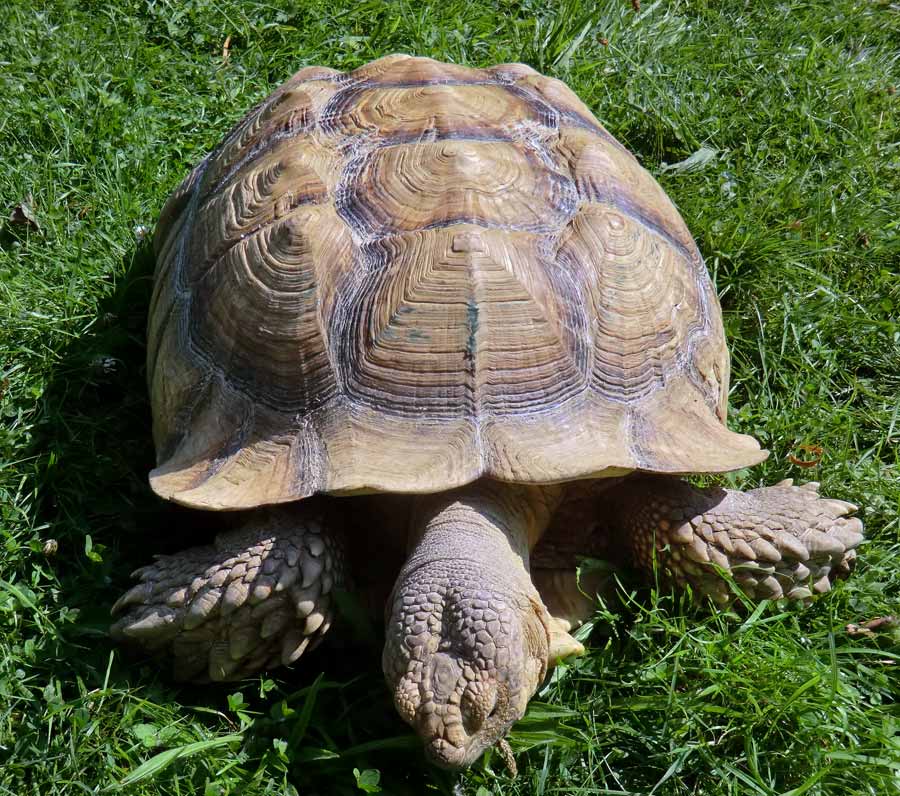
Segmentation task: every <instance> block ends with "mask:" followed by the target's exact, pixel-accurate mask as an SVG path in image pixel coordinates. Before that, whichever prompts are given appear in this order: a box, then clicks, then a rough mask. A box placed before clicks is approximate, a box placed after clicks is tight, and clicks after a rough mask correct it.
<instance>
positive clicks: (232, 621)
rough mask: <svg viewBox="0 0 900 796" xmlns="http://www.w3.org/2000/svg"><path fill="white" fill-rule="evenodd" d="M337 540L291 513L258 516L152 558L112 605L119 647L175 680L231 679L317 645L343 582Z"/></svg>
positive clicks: (281, 662) (308, 519) (311, 521)
mask: <svg viewBox="0 0 900 796" xmlns="http://www.w3.org/2000/svg"><path fill="white" fill-rule="evenodd" d="M342 569H343V566H342V556H341V551H340V545H339V543H338V541H337V540H336V539H335V538H334V537H332V536H330V535H328V534H326V533H323V528H322V524H321V522H320V520H319V519H318V518H315V517H311V516H309V515H308V513H304V512H300V511H298V510H296V509H295V508H293V507H291V508H285V509H271V510H259V511H258V512H257V513H254V514H253V515H251V518H250V519H249V520H248V522H246V523H245V524H244V525H242V526H241V527H239V528H237V529H235V530H232V531H228V532H225V533H221V534H219V535H218V536H217V537H216V539H215V542H214V544H212V545H208V546H205V547H195V548H191V549H190V550H186V551H183V552H180V553H178V554H176V555H173V556H157V557H156V560H155V561H154V563H153V564H150V565H148V566H145V567H142V568H141V569H139V570H137V571H136V572H135V573H134V575H133V576H134V577H136V578H138V579H139V583H138V584H137V585H135V586H134V587H133V588H132V589H131V590H130V591H128V592H127V593H126V594H124V595H123V596H122V597H121V598H120V599H119V600H118V602H117V603H116V604H115V606H113V613H114V614H119V615H120V618H119V619H118V620H117V621H116V622H115V624H114V625H113V626H112V627H111V628H110V633H111V635H112V636H113V638H115V639H116V640H118V641H121V642H123V643H126V644H131V645H133V646H138V647H140V648H143V649H144V650H147V651H148V652H152V653H154V654H163V655H167V656H168V657H171V658H172V661H173V670H174V674H175V677H176V678H177V679H179V680H193V681H204V680H235V679H239V678H241V677H245V676H247V675H249V674H252V673H255V672H257V671H260V670H262V669H270V668H274V667H276V666H280V665H287V664H290V663H293V662H294V661H296V660H297V659H298V658H299V657H300V655H302V654H303V652H304V651H305V650H307V649H308V648H310V647H312V646H314V645H315V644H317V643H318V642H319V641H320V640H321V638H322V636H323V635H324V634H325V632H326V631H327V630H328V627H329V626H330V624H331V619H332V607H331V604H330V593H331V591H332V589H333V588H334V587H335V585H336V584H337V583H338V582H339V581H340V579H341V575H342Z"/></svg>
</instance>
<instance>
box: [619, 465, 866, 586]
mask: <svg viewBox="0 0 900 796" xmlns="http://www.w3.org/2000/svg"><path fill="white" fill-rule="evenodd" d="M602 505H603V510H605V511H608V512H609V515H608V519H609V527H610V528H611V529H615V531H616V532H617V533H618V534H619V538H620V540H621V541H622V542H623V543H624V545H625V547H626V548H627V553H628V557H629V558H630V559H631V562H632V563H633V564H634V565H636V566H637V567H638V568H639V569H642V570H644V571H652V569H653V565H654V556H655V557H656V560H657V562H658V563H659V564H660V565H661V569H662V571H663V572H664V573H666V574H667V575H668V576H669V577H671V578H672V580H674V581H675V583H677V584H680V585H684V584H685V583H689V584H690V585H691V587H692V588H693V589H694V590H695V591H698V592H700V593H701V594H705V595H708V596H710V597H711V598H712V599H714V600H715V601H716V602H719V603H726V602H728V601H729V600H730V599H731V594H730V592H729V589H728V584H727V582H726V581H725V580H724V579H723V578H722V577H721V574H720V573H721V572H722V571H724V572H727V573H730V574H731V576H732V577H733V578H734V580H735V582H736V583H737V584H738V585H739V586H740V587H741V588H742V589H743V590H744V592H745V593H746V594H747V595H748V596H750V597H754V598H757V599H763V598H769V599H780V598H783V597H787V598H788V599H796V600H806V599H807V598H809V597H811V596H812V595H813V594H814V593H822V592H826V591H828V590H829V589H830V588H831V584H832V583H833V581H834V580H835V578H838V577H843V576H846V575H847V574H848V573H849V572H850V570H851V568H852V566H853V563H854V560H855V557H856V551H855V548H856V547H857V545H858V544H859V543H860V542H861V541H862V538H863V536H862V522H861V521H860V520H859V519H857V518H855V517H850V516H848V515H849V514H851V513H852V512H854V511H856V506H854V505H853V504H851V503H846V502H844V501H841V500H830V499H828V498H823V497H820V496H819V493H818V484H816V483H809V484H805V485H804V486H801V487H797V486H794V485H793V482H792V481H790V480H788V481H782V482H781V483H779V484H776V485H775V486H770V487H763V488H761V489H753V490H750V491H748V492H740V491H736V490H731V489H721V488H719V487H710V488H706V489H699V488H697V487H694V486H691V485H690V484H688V483H686V482H685V481H682V480H680V479H677V478H672V477H666V476H637V477H634V478H629V479H627V480H625V481H624V482H622V483H621V484H619V485H617V486H616V487H614V488H613V489H611V490H610V491H609V493H608V494H607V495H606V496H605V501H604V503H603V504H602Z"/></svg>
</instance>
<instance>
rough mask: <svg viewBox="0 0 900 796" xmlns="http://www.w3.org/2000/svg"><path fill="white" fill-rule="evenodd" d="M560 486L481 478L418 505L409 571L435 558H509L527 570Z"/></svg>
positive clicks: (410, 548)
mask: <svg viewBox="0 0 900 796" xmlns="http://www.w3.org/2000/svg"><path fill="white" fill-rule="evenodd" d="M561 492H562V490H561V489H560V488H558V487H555V486H550V487H539V486H524V485H518V484H506V483H502V482H499V481H486V480H485V481H478V482H476V483H474V484H470V485H469V486H466V487H462V488H461V489H458V490H454V491H452V492H443V493H440V494H438V495H429V496H427V497H424V498H422V499H420V500H419V501H418V503H417V504H416V506H415V508H414V510H413V515H412V522H411V527H410V534H409V544H408V549H409V559H408V561H407V564H406V566H405V567H404V569H405V570H409V569H410V568H412V567H415V566H417V565H420V564H423V563H426V562H427V561H433V560H435V559H437V558H454V559H458V560H475V561H480V562H501V561H502V562H507V563H508V564H510V565H512V564H514V563H515V564H517V565H518V566H517V568H518V569H521V570H522V571H524V572H525V573H526V574H527V573H528V571H529V552H530V550H531V548H532V547H534V545H535V544H536V543H537V541H538V539H539V538H540V537H541V535H542V534H543V532H544V531H545V530H546V528H547V525H548V524H549V522H550V517H551V515H552V512H553V510H554V509H555V508H556V505H557V504H558V502H559V499H560V495H561Z"/></svg>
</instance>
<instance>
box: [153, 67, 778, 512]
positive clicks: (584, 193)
mask: <svg viewBox="0 0 900 796" xmlns="http://www.w3.org/2000/svg"><path fill="white" fill-rule="evenodd" d="M155 247H156V251H157V257H158V260H157V263H158V264H157V270H156V277H155V279H156V284H155V290H154V296H153V301H152V306H151V309H150V321H149V333H148V338H149V344H148V376H149V381H150V391H151V400H152V405H153V431H154V440H155V444H156V450H157V461H158V466H157V468H156V469H155V470H153V472H152V473H151V483H152V485H153V488H154V490H155V491H156V492H157V493H158V494H159V495H161V496H163V497H165V498H169V499H172V500H175V501H177V502H179V503H182V504H186V505H190V506H196V507H205V508H212V509H237V508H245V507H252V506H258V505H262V504H267V503H277V502H281V501H287V500H295V499H298V498H302V497H305V496H307V495H311V494H313V493H316V492H331V493H353V492H378V491H383V492H436V491H441V490H444V489H450V488H452V487H456V486H460V485H463V484H466V483H468V482H471V481H473V480H475V479H477V478H479V477H482V476H487V477H492V478H496V479H500V480H504V481H514V482H529V483H550V482H560V481H567V480H572V479H582V478H594V477H603V476H611V475H618V474H621V473H624V472H628V471H631V470H643V471H650V472H660V473H670V472H696V471H701V472H718V471H725V470H732V469H736V468H739V467H745V466H748V465H751V464H755V463H757V462H759V461H761V460H762V459H764V458H765V456H766V453H765V451H761V450H760V448H759V445H758V444H757V443H756V441H755V440H753V439H752V438H751V437H748V436H744V435H739V434H735V433H733V432H731V431H729V430H728V428H727V427H726V426H725V412H726V397H727V392H728V374H729V359H728V351H727V349H726V346H725V338H724V333H723V328H722V321H721V315H720V309H719V304H718V301H717V299H716V294H715V292H714V290H713V286H712V284H711V282H710V279H709V276H708V274H707V272H706V269H705V267H704V264H703V261H702V259H701V256H700V253H699V252H698V250H697V248H696V246H695V244H694V241H693V239H692V238H691V235H690V233H689V232H688V230H687V228H686V226H685V224H684V222H683V221H682V219H681V217H680V216H679V214H678V211H677V210H676V209H675V207H674V205H673V204H672V203H671V201H669V199H668V198H667V197H666V195H665V193H664V192H663V190H662V189H661V188H660V186H659V185H658V184H657V183H656V181H655V180H654V179H653V178H652V177H651V176H650V174H649V173H648V172H646V171H645V170H644V169H643V168H641V166H640V165H639V164H638V162H637V161H636V160H635V158H634V157H632V156H631V155H630V154H629V153H628V151H627V150H626V149H625V148H624V147H623V146H622V145H621V144H619V143H618V142H617V141H616V140H615V138H613V136H612V135H610V134H609V133H608V132H607V131H606V130H605V129H604V128H603V126H602V125H600V123H599V122H598V121H597V120H596V119H595V118H594V117H593V115H592V114H591V112H590V111H589V110H588V108H587V107H586V106H585V105H584V104H583V103H582V102H581V101H580V100H579V99H578V98H577V97H576V96H575V95H574V94H573V93H572V92H571V91H570V90H569V89H568V88H567V87H566V86H565V85H564V84H563V83H561V82H559V81H558V80H553V79H549V78H546V77H543V76H541V75H540V74H538V73H537V72H535V71H534V70H532V69H530V68H529V67H527V66H523V65H521V64H507V65H501V66H496V67H493V68H491V69H472V68H468V67H464V66H457V65H454V64H442V63H438V62H436V61H432V60H430V59H426V58H410V57H407V56H397V55H395V56H389V57H386V58H381V59H380V60H377V61H374V62H372V63H370V64H368V65H366V66H363V67H361V68H359V69H356V70H354V71H352V72H348V73H341V72H337V71H334V70H332V69H326V68H322V67H308V68H305V69H302V70H301V71H300V72H298V73H297V74H296V75H294V77H292V78H291V79H290V80H288V81H287V83H285V84H284V85H283V86H281V87H280V88H279V89H277V90H276V91H275V92H274V93H272V94H271V95H270V96H269V97H268V98H267V99H266V100H264V101H263V102H262V103H261V104H260V105H259V106H258V107H256V108H255V109H254V110H253V111H251V112H250V114H249V115H248V116H247V117H246V118H244V120H243V121H241V122H240V123H239V124H238V125H237V127H235V128H234V130H233V131H232V132H231V133H230V134H229V135H228V136H227V137H226V138H225V140H224V141H223V142H222V144H221V145H220V146H219V147H218V149H216V150H215V151H214V152H213V153H212V154H211V155H210V156H209V157H207V158H206V159H205V160H204V161H203V162H202V163H200V164H199V165H198V166H197V167H196V168H195V169H194V170H193V171H192V172H191V174H190V175H189V176H188V177H187V179H185V181H184V182H183V183H182V185H181V186H180V187H179V188H178V189H177V190H176V191H175V193H174V194H173V195H172V196H171V197H170V199H169V201H168V203H167V204H166V206H165V208H164V210H163V212H162V217H161V219H160V222H159V225H158V228H157V231H156V237H155Z"/></svg>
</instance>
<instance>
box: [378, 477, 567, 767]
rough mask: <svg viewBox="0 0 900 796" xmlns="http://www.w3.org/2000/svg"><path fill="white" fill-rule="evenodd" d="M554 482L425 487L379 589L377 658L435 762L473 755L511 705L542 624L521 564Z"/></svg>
mask: <svg viewBox="0 0 900 796" xmlns="http://www.w3.org/2000/svg"><path fill="white" fill-rule="evenodd" d="M559 495H560V490H559V489H558V488H555V487H546V488H540V487H526V486H513V485H509V484H500V483H496V482H493V483H492V482H479V483H476V484H473V485H470V486H468V487H465V488H463V489H460V490H457V491H455V492H449V493H442V494H440V495H435V496H429V497H428V498H425V499H423V500H422V501H421V503H420V504H419V506H418V510H417V512H416V514H415V515H414V519H413V524H412V528H413V531H412V534H411V537H410V550H411V553H410V556H409V558H408V560H407V561H406V563H405V565H404V566H403V569H402V570H401V572H400V575H399V577H398V579H397V583H396V585H395V587H394V591H393V593H392V595H391V598H390V600H389V601H388V607H387V628H386V643H385V649H384V656H383V659H382V661H383V667H384V674H385V678H386V680H387V683H388V687H389V688H390V689H391V691H392V693H393V695H394V702H395V704H396V706H397V710H398V711H399V713H400V715H401V717H402V718H403V719H404V720H405V721H406V722H408V723H409V724H411V725H412V726H413V727H414V728H415V729H416V731H417V732H418V733H419V735H420V736H421V737H422V739H423V741H424V742H425V749H426V754H427V755H428V757H429V758H430V759H431V760H432V761H433V762H434V763H436V764H438V765H440V766H443V767H447V768H453V767H458V766H466V765H469V764H470V763H472V762H473V761H475V760H476V759H477V758H478V757H479V756H480V755H481V753H482V752H483V751H484V750H485V749H486V748H487V747H489V746H492V745H493V744H495V743H497V742H498V741H499V740H501V739H502V738H503V737H504V736H505V735H506V733H507V732H508V730H509V728H510V726H511V725H512V724H513V722H515V721H516V720H518V719H519V718H521V717H522V715H523V714H524V713H525V708H526V706H527V704H528V700H529V699H530V698H531V695H532V694H533V693H534V692H535V690H536V689H537V687H538V685H539V684H540V682H541V680H542V679H543V677H544V674H545V673H546V671H547V665H548V660H549V656H550V653H551V648H552V645H553V639H552V635H553V625H552V620H551V617H550V615H549V614H548V613H547V609H546V608H545V607H544V605H543V603H542V602H541V598H540V595H539V594H538V592H537V590H536V589H535V587H534V585H533V584H532V582H531V578H530V576H529V570H528V566H529V565H528V560H529V549H530V548H531V546H532V545H533V544H534V543H535V542H536V541H537V539H538V538H539V537H540V535H541V533H542V532H543V530H544V529H545V528H546V526H547V523H548V522H549V519H550V515H551V512H552V511H553V509H554V508H555V506H556V503H557V502H558V499H559Z"/></svg>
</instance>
